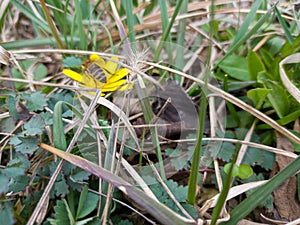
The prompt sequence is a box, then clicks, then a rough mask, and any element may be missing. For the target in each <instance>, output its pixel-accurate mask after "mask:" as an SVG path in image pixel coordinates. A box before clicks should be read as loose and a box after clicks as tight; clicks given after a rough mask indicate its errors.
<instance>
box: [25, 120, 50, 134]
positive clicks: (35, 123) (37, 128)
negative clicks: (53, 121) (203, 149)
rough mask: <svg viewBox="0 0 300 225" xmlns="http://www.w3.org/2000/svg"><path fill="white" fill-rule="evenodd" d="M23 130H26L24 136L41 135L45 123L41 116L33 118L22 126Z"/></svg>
mask: <svg viewBox="0 0 300 225" xmlns="http://www.w3.org/2000/svg"><path fill="white" fill-rule="evenodd" d="M24 128H25V129H26V131H25V132H26V134H28V135H30V136H35V135H37V134H42V133H43V131H44V129H45V123H44V120H43V118H42V117H41V116H39V115H38V116H33V117H32V118H31V119H30V120H29V122H28V123H26V124H25V125H24Z"/></svg>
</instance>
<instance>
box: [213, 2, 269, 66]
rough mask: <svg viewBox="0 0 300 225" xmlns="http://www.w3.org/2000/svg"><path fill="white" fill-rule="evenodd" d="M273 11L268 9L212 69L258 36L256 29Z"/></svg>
mask: <svg viewBox="0 0 300 225" xmlns="http://www.w3.org/2000/svg"><path fill="white" fill-rule="evenodd" d="M273 10H274V7H272V8H270V9H269V10H268V11H267V13H266V14H265V15H263V16H262V17H261V18H260V19H259V20H258V21H257V23H256V24H255V25H254V26H253V28H252V29H251V30H249V31H248V32H245V33H243V34H244V35H243V36H241V37H240V39H237V40H236V41H235V42H234V43H232V44H231V46H230V48H229V49H228V51H227V52H226V54H225V55H224V57H223V58H222V59H221V60H219V61H218V62H216V63H215V65H214V67H213V69H215V68H217V67H218V65H219V64H220V63H222V62H223V60H224V59H226V58H227V57H228V56H229V55H231V54H232V53H233V52H234V51H236V50H237V49H238V48H239V47H240V46H241V45H242V44H243V43H244V42H245V41H247V40H248V39H249V38H250V37H251V36H253V35H255V34H258V33H259V32H258V29H259V28H260V27H261V26H262V25H263V24H264V22H265V21H267V20H268V19H269V18H270V14H271V13H272V11H273Z"/></svg>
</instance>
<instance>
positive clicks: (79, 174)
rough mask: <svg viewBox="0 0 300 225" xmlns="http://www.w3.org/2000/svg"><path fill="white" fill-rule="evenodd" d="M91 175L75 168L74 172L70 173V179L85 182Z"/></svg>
mask: <svg viewBox="0 0 300 225" xmlns="http://www.w3.org/2000/svg"><path fill="white" fill-rule="evenodd" d="M90 175H91V174H90V173H89V172H87V171H85V170H82V169H79V168H76V169H75V171H74V172H73V173H72V175H71V177H72V178H73V179H74V180H75V181H84V180H87V179H88V178H89V176H90Z"/></svg>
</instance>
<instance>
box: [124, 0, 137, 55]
mask: <svg viewBox="0 0 300 225" xmlns="http://www.w3.org/2000/svg"><path fill="white" fill-rule="evenodd" d="M122 2H123V5H124V6H125V10H126V19H127V26H128V36H129V41H130V43H131V48H132V50H133V52H135V50H136V43H135V34H134V14H133V13H132V12H133V4H132V0H125V1H124V0H123V1H122Z"/></svg>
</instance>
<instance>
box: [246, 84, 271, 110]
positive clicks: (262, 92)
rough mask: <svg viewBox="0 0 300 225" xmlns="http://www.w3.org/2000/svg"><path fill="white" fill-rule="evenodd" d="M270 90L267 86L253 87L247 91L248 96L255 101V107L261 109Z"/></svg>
mask: <svg viewBox="0 0 300 225" xmlns="http://www.w3.org/2000/svg"><path fill="white" fill-rule="evenodd" d="M270 92H271V90H270V89H267V88H256V89H251V90H249V91H248V92H247V97H248V98H250V99H251V100H252V101H253V103H254V105H255V108H257V109H260V108H261V107H262V105H263V103H264V101H265V99H266V97H267V95H268V94H269V93H270Z"/></svg>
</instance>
